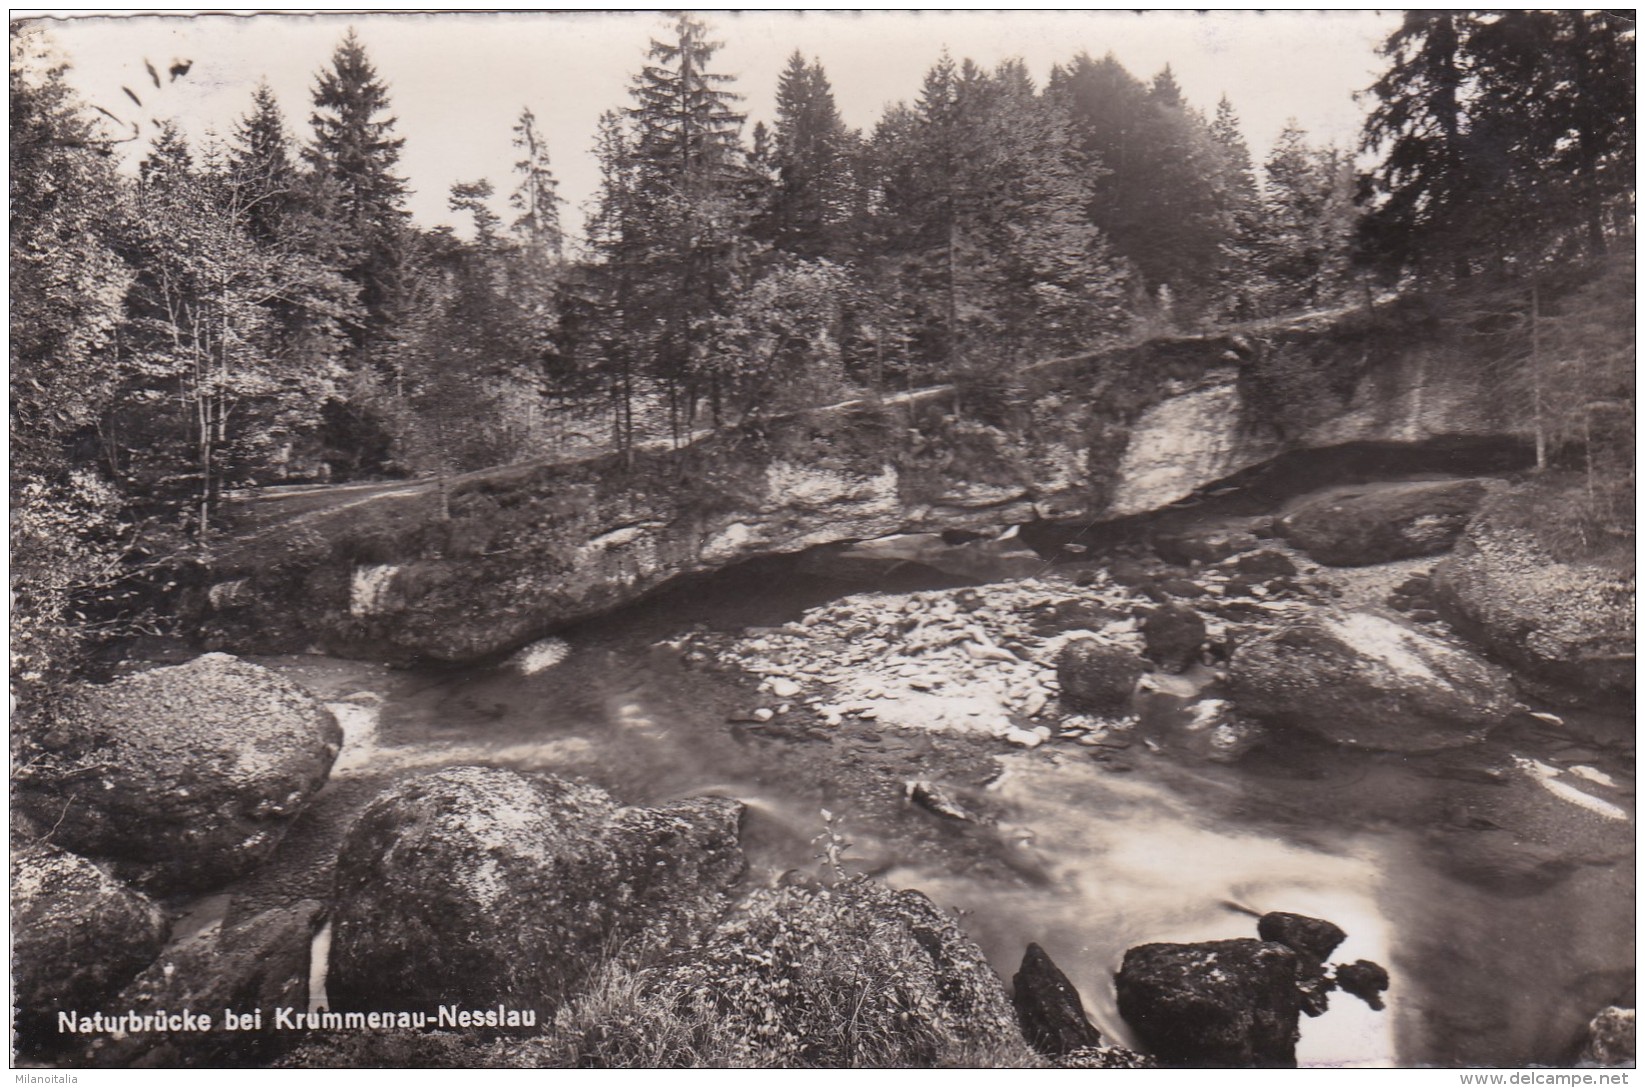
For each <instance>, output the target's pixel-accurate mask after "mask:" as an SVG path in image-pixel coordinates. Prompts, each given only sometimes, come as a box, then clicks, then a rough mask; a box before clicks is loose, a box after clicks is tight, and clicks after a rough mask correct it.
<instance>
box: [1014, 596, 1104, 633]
mask: <svg viewBox="0 0 1645 1088" xmlns="http://www.w3.org/2000/svg"><path fill="white" fill-rule="evenodd" d="M1120 618H1121V616H1120V614H1119V613H1117V612H1115V611H1114V610H1112V609H1109V608H1104V607H1102V606H1101V605H1099V604H1093V603H1092V602H1090V601H1058V602H1057V603H1056V604H1054V605H1051V606H1049V607H1046V608H1042V609H1039V610H1038V611H1036V612H1035V613H1034V617H1033V620H1032V623H1033V628H1034V633H1035V634H1037V635H1041V636H1045V635H1058V634H1061V633H1062V632H1064V631H1100V630H1102V628H1104V627H1106V626H1107V625H1108V624H1110V623H1112V622H1114V621H1115V620H1117V619H1120Z"/></svg>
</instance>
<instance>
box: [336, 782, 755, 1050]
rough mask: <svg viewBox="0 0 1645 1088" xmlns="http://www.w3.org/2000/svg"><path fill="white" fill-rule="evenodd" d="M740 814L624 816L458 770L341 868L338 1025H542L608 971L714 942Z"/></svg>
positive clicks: (395, 792)
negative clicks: (492, 1018) (457, 1012)
mask: <svg viewBox="0 0 1645 1088" xmlns="http://www.w3.org/2000/svg"><path fill="white" fill-rule="evenodd" d="M741 815H742V805H741V804H740V803H739V802H736V801H731V800H726V799H722V798H701V799H693V800H686V801H679V802H675V803H673V804H669V805H663V806H659V807H656V808H645V809H623V808H619V807H618V806H617V804H616V803H615V802H614V801H613V800H612V799H611V798H610V797H609V796H608V795H607V794H606V793H605V792H604V791H602V790H600V789H598V788H597V787H594V786H590V785H585V784H579V783H571V782H566V781H563V780H561V779H558V778H554V777H552V776H547V775H537V776H527V775H522V774H517V773H515V772H513V771H507V770H500V769H496V768H487V767H456V768H450V769H447V770H442V771H438V772H435V773H433V774H427V775H422V776H419V777H417V778H413V779H410V780H408V781H405V782H402V783H400V784H399V785H397V786H395V787H394V788H392V789H390V790H388V791H387V792H385V793H383V794H382V795H381V796H379V797H378V798H377V799H376V800H375V801H373V802H372V803H371V804H370V805H369V806H368V807H367V808H366V809H365V811H364V812H362V813H361V815H360V817H359V819H358V820H357V821H356V822H355V824H354V826H353V827H352V828H351V829H350V831H349V833H348V836H347V839H346V840H345V842H344V844H343V848H342V851H341V853H340V855H339V857H338V861H337V877H336V890H335V895H334V908H333V929H332V944H331V973H330V977H329V981H328V984H327V990H328V993H329V996H330V997H331V999H332V1004H333V1006H334V1007H335V1008H338V1009H361V1010H370V1009H384V1008H415V1007H428V1008H432V1007H434V1005H435V1004H452V1003H458V1004H464V1005H467V1006H469V1007H476V1006H477V1007H482V1008H483V1007H492V1006H495V1005H497V1004H498V1003H505V1004H509V1005H512V1006H515V1007H518V1008H523V1009H534V1010H536V1012H537V1016H538V1023H539V1024H541V1023H543V1021H544V1019H545V1018H547V1017H549V1016H551V1015H552V1013H553V1010H554V1009H555V1008H556V1007H557V1006H558V1005H560V1004H561V1003H562V1002H563V1001H564V1000H565V999H566V998H568V997H569V996H571V995H572V994H574V993H575V992H576V991H577V989H578V987H579V985H580V984H581V983H582V982H583V981H584V980H585V979H586V978H587V977H588V975H589V974H590V973H591V972H593V971H594V970H595V969H596V968H598V967H599V966H600V965H601V963H602V962H603V961H605V960H607V959H609V958H612V957H618V958H620V959H622V960H624V961H625V962H627V961H634V962H639V961H642V960H644V959H645V958H647V957H648V956H650V955H652V954H654V953H657V952H659V951H661V950H663V949H665V948H668V947H670V946H672V945H674V944H676V943H678V942H679V941H681V940H684V939H686V938H688V937H689V936H690V935H691V934H693V933H695V932H698V931H699V930H701V929H703V928H706V927H707V926H708V925H709V924H711V923H712V921H713V920H714V918H716V917H717V916H718V915H719V914H720V912H721V911H722V910H723V909H724V906H725V897H724V892H725V889H726V888H727V887H728V886H729V885H730V884H732V883H733V882H734V881H736V880H737V879H738V878H739V877H740V876H741V874H742V871H743V856H742V851H741V848H740V846H739V845H738V839H737V832H738V823H739V821H740V819H741Z"/></svg>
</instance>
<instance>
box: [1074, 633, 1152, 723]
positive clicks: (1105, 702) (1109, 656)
mask: <svg viewBox="0 0 1645 1088" xmlns="http://www.w3.org/2000/svg"><path fill="white" fill-rule="evenodd" d="M1146 671H1148V663H1147V662H1145V661H1143V660H1142V658H1140V657H1138V656H1137V655H1136V654H1135V653H1133V652H1132V651H1130V650H1128V649H1126V648H1125V647H1124V646H1116V645H1114V644H1113V643H1110V642H1102V641H1099V640H1098V639H1094V638H1075V639H1070V640H1068V641H1067V642H1065V643H1063V647H1062V649H1061V650H1060V651H1058V653H1057V683H1058V684H1059V685H1061V687H1062V696H1063V699H1064V700H1065V701H1066V702H1067V703H1068V704H1069V705H1070V706H1072V707H1076V708H1079V709H1082V710H1096V711H1102V712H1110V713H1118V712H1120V711H1123V710H1125V709H1126V707H1127V706H1129V705H1130V702H1131V692H1132V691H1133V690H1134V689H1135V688H1136V686H1137V680H1138V679H1140V678H1141V677H1142V674H1143V673H1144V672H1146Z"/></svg>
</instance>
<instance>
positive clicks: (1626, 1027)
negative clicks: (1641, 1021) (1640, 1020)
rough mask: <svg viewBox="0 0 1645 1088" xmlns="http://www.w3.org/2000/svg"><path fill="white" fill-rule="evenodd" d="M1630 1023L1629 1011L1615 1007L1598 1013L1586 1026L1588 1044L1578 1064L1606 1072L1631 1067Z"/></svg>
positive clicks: (1631, 1012)
mask: <svg viewBox="0 0 1645 1088" xmlns="http://www.w3.org/2000/svg"><path fill="white" fill-rule="evenodd" d="M1634 1019H1635V1017H1634V1010H1633V1009H1624V1008H1620V1007H1618V1006H1616V1005H1612V1006H1610V1007H1609V1008H1605V1009H1601V1010H1600V1012H1599V1015H1598V1016H1595V1017H1594V1018H1593V1020H1592V1021H1590V1022H1589V1024H1588V1041H1587V1042H1586V1043H1584V1044H1583V1046H1582V1056H1581V1057H1580V1058H1579V1059H1578V1063H1579V1064H1581V1065H1590V1066H1595V1065H1596V1066H1601V1067H1603V1068H1606V1069H1620V1068H1627V1067H1631V1066H1632V1065H1633V1064H1634V1061H1635V1054H1636V1048H1637V1036H1636V1028H1635V1026H1634Z"/></svg>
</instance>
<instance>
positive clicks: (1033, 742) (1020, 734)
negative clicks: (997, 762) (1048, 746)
mask: <svg viewBox="0 0 1645 1088" xmlns="http://www.w3.org/2000/svg"><path fill="white" fill-rule="evenodd" d="M1005 741H1006V743H1007V744H1015V745H1016V746H1017V747H1019V748H1038V747H1039V746H1040V745H1042V744H1044V743H1045V738H1044V737H1042V736H1040V735H1039V733H1037V732H1029V731H1028V730H1026V729H1018V728H1017V727H1016V726H1012V727H1011V728H1010V729H1007V730H1006V731H1005Z"/></svg>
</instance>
